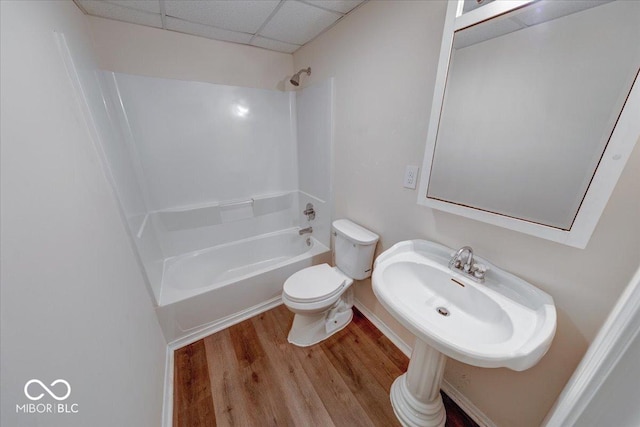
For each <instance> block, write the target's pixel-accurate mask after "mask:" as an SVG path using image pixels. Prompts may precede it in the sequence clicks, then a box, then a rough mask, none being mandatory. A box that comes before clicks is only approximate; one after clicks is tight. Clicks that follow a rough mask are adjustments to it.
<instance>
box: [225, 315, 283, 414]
mask: <svg viewBox="0 0 640 427" xmlns="http://www.w3.org/2000/svg"><path fill="white" fill-rule="evenodd" d="M229 335H230V337H231V341H232V342H233V345H234V348H235V350H236V357H237V358H238V360H239V362H240V365H241V376H242V383H243V386H244V390H245V392H246V395H247V396H249V399H250V407H251V408H252V409H253V410H257V411H258V412H259V413H260V416H259V419H260V420H261V424H260V425H267V426H286V425H290V426H293V425H295V422H294V420H293V418H292V417H291V413H290V412H289V408H287V407H286V406H285V405H283V404H282V403H283V400H282V395H283V393H284V391H283V390H282V387H281V386H280V384H279V383H278V382H277V381H274V375H275V374H276V373H275V372H274V370H273V369H270V367H269V364H268V361H267V359H266V357H265V355H266V353H265V351H264V349H263V348H262V346H261V345H260V341H259V339H258V336H257V333H256V331H255V328H254V327H253V325H252V324H251V321H250V320H247V321H245V322H242V323H239V324H237V325H234V326H231V327H230V328H229Z"/></svg>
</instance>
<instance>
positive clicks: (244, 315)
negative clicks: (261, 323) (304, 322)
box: [169, 296, 282, 350]
mask: <svg viewBox="0 0 640 427" xmlns="http://www.w3.org/2000/svg"><path fill="white" fill-rule="evenodd" d="M281 304H282V298H281V297H280V296H277V297H275V298H272V299H270V300H267V301H265V302H263V303H260V304H258V305H254V306H253V307H249V308H248V309H246V310H244V311H241V312H239V313H234V314H232V315H231V316H227V317H225V318H223V319H220V320H216V321H215V322H212V323H209V324H207V325H205V326H203V327H201V328H198V329H197V330H195V331H194V332H192V333H190V334H189V335H187V336H184V337H182V338H178V339H177V340H175V341H171V342H170V343H169V347H171V348H172V349H174V350H177V349H179V348H181V347H184V346H187V345H189V344H192V343H194V342H196V341H198V340H200V339H202V338H204V337H207V336H209V335H211V334H215V333H216V332H220V331H221V330H223V329H226V328H228V327H230V326H233V325H235V324H238V323H240V322H242V321H244V320H247V319H249V318H251V317H253V316H257V315H258V314H260V313H264V312H265V311H267V310H271V309H272V308H274V307H277V306H279V305H281Z"/></svg>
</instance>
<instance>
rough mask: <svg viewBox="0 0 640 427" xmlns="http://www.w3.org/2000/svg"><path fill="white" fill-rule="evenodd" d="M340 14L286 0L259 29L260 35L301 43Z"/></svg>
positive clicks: (316, 33) (328, 24) (331, 22)
mask: <svg viewBox="0 0 640 427" xmlns="http://www.w3.org/2000/svg"><path fill="white" fill-rule="evenodd" d="M341 16H342V15H340V14H338V13H335V12H328V11H326V10H323V9H318V8H317V7H313V6H309V5H308V4H305V3H300V2H293V1H287V2H285V3H284V4H283V5H282V7H281V8H280V9H278V12H277V13H276V14H275V15H274V16H273V17H272V18H271V20H269V22H268V23H267V25H266V26H265V27H264V28H263V29H262V30H261V31H260V35H263V36H265V37H268V38H271V39H275V40H280V41H283V42H287V43H292V44H298V45H303V44H305V43H306V42H308V41H309V40H311V39H313V38H314V37H315V36H317V35H318V34H320V33H321V32H322V31H323V30H324V29H325V28H327V27H328V26H330V25H331V24H333V23H334V22H335V21H337V20H338V19H339V18H340V17H341Z"/></svg>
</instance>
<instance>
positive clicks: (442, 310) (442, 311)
mask: <svg viewBox="0 0 640 427" xmlns="http://www.w3.org/2000/svg"><path fill="white" fill-rule="evenodd" d="M436 311H437V312H438V314H441V315H443V316H448V315H449V310H447V309H446V308H444V307H438V308H436Z"/></svg>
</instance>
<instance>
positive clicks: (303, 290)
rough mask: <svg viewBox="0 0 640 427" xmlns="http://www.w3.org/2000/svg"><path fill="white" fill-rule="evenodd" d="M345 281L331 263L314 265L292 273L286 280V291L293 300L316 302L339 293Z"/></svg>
mask: <svg viewBox="0 0 640 427" xmlns="http://www.w3.org/2000/svg"><path fill="white" fill-rule="evenodd" d="M345 281H346V280H345V277H344V276H343V275H341V274H340V273H338V272H337V271H335V270H334V269H333V268H331V266H329V264H320V265H314V266H313V267H308V268H305V269H302V270H300V271H298V272H297V273H294V274H293V275H291V277H289V278H288V279H287V280H286V281H285V282H284V293H285V294H286V295H287V297H288V298H289V299H291V300H292V301H296V302H316V301H321V300H324V299H327V298H331V297H332V296H334V295H336V294H337V293H339V292H340V291H341V290H342V288H343V287H344V283H345Z"/></svg>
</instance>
